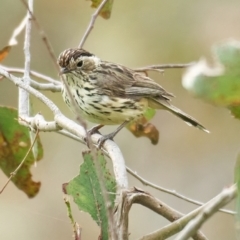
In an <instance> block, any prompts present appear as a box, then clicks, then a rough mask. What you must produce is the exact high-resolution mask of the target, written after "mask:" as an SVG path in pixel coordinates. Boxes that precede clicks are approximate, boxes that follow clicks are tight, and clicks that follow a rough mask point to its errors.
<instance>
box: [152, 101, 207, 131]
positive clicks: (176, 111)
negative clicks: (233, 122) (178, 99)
mask: <svg viewBox="0 0 240 240" xmlns="http://www.w3.org/2000/svg"><path fill="white" fill-rule="evenodd" d="M149 107H152V108H158V109H166V110H168V111H169V112H171V113H173V114H174V115H176V116H177V117H179V118H181V119H182V120H183V121H185V122H186V123H187V124H188V125H190V126H194V127H197V128H198V129H200V130H202V131H204V132H207V133H209V131H208V130H207V129H206V128H205V127H204V126H203V125H202V124H200V123H199V122H198V121H197V120H196V119H194V118H193V117H191V116H189V115H188V114H186V113H185V112H183V111H182V110H180V109H179V108H177V107H175V106H173V105H172V104H170V103H169V102H168V101H166V100H165V99H163V100H153V99H151V100H150V102H149Z"/></svg>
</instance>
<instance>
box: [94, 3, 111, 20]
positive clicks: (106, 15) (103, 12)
mask: <svg viewBox="0 0 240 240" xmlns="http://www.w3.org/2000/svg"><path fill="white" fill-rule="evenodd" d="M102 1H103V0H91V2H92V5H91V7H92V8H97V7H98V6H99V5H100V3H101V2H102ZM112 6H113V0H108V1H107V2H106V4H105V5H104V7H103V8H102V10H101V11H100V14H99V15H100V16H101V17H103V18H104V19H109V18H110V16H111V11H112Z"/></svg>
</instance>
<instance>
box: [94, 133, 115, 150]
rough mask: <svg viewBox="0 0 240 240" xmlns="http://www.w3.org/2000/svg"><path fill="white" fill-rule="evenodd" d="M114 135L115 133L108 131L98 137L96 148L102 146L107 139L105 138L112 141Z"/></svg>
mask: <svg viewBox="0 0 240 240" xmlns="http://www.w3.org/2000/svg"><path fill="white" fill-rule="evenodd" d="M114 136H115V134H112V133H110V134H108V135H104V136H102V137H100V138H99V139H98V144H97V149H101V147H102V146H103V144H104V143H105V141H107V140H112V141H113V138H114Z"/></svg>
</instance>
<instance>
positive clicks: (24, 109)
mask: <svg viewBox="0 0 240 240" xmlns="http://www.w3.org/2000/svg"><path fill="white" fill-rule="evenodd" d="M28 3H29V9H30V10H32V9H33V0H29V1H28ZM27 18H28V20H27V23H26V31H25V41H24V55H25V66H24V76H23V81H24V82H25V83H26V85H29V84H30V78H29V72H30V60H31V57H30V37H31V36H30V35H31V15H30V13H29V12H28V13H27ZM18 100H19V101H18V114H19V116H29V115H30V102H29V93H28V92H27V91H25V90H24V89H19V99H18Z"/></svg>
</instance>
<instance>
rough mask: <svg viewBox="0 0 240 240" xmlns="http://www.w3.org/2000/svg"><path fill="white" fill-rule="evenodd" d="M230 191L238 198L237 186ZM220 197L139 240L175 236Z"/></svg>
mask: <svg viewBox="0 0 240 240" xmlns="http://www.w3.org/2000/svg"><path fill="white" fill-rule="evenodd" d="M230 191H233V197H236V195H237V190H236V186H235V185H233V186H232V187H231V188H230ZM220 195H221V193H220V194H219V195H217V196H216V197H214V198H213V199H211V200H210V201H209V202H208V203H206V204H204V205H203V206H201V207H199V208H197V209H195V210H193V211H192V212H190V213H188V214H186V215H185V216H183V217H182V218H180V219H178V220H176V221H175V222H173V223H171V224H169V225H167V226H165V227H163V228H162V229H160V230H157V231H155V232H152V233H150V234H148V235H145V236H144V237H142V238H140V239H139V240H150V239H167V238H169V237H171V236H173V235H174V234H176V233H178V232H179V231H181V230H182V229H183V228H184V227H185V226H186V225H187V224H188V222H189V221H191V220H192V219H193V218H195V217H196V216H197V215H198V214H199V213H200V212H201V211H202V210H203V209H204V208H205V206H206V205H208V204H211V203H212V202H215V201H216V199H218V198H219V196H220ZM160 237H161V238H160Z"/></svg>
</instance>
